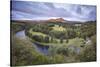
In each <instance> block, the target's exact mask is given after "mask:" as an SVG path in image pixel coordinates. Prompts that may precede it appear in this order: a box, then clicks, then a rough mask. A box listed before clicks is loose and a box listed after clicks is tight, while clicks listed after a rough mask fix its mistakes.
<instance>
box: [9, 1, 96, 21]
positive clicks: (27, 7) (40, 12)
mask: <svg viewBox="0 0 100 67" xmlns="http://www.w3.org/2000/svg"><path fill="white" fill-rule="evenodd" d="M11 18H12V20H47V19H51V18H64V19H66V20H71V21H91V20H96V6H93V5H75V4H64V3H63V4H61V3H46V2H33V1H12V7H11Z"/></svg>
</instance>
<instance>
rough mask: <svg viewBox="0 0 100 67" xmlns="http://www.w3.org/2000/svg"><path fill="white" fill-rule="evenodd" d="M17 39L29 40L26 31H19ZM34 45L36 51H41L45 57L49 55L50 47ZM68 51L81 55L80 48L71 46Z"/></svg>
mask: <svg viewBox="0 0 100 67" xmlns="http://www.w3.org/2000/svg"><path fill="white" fill-rule="evenodd" d="M16 37H18V38H20V39H27V37H26V35H25V30H22V31H19V32H17V33H16ZM33 45H34V46H35V47H36V50H37V51H39V52H40V53H43V54H45V55H48V54H49V50H48V49H49V46H43V45H41V44H40V43H37V42H35V43H33ZM68 49H71V50H74V51H75V52H76V53H77V54H79V53H80V48H78V47H75V46H69V47H68Z"/></svg>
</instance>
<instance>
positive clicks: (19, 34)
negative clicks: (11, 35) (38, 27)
mask: <svg viewBox="0 0 100 67" xmlns="http://www.w3.org/2000/svg"><path fill="white" fill-rule="evenodd" d="M16 37H18V38H20V39H25V38H26V35H25V30H22V31H19V32H17V33H16Z"/></svg>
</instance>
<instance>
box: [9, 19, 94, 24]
mask: <svg viewBox="0 0 100 67" xmlns="http://www.w3.org/2000/svg"><path fill="white" fill-rule="evenodd" d="M11 21H12V22H20V23H23V22H24V23H48V22H54V23H55V22H56V23H57V22H59V23H60V22H61V23H71V24H73V23H84V22H82V21H68V20H65V19H63V18H55V19H48V20H11ZM86 22H96V21H86Z"/></svg>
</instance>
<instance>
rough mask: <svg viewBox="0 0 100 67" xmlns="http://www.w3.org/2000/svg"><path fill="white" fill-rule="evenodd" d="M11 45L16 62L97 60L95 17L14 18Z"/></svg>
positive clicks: (42, 62)
mask: <svg viewBox="0 0 100 67" xmlns="http://www.w3.org/2000/svg"><path fill="white" fill-rule="evenodd" d="M22 30H25V38H24V39H21V38H19V37H16V33H17V32H19V31H22ZM11 47H12V49H11V56H12V58H11V61H12V62H11V65H13V66H19V65H37V64H58V63H70V62H89V61H96V21H87V22H77V23H76V22H75V23H67V22H41V21H40V22H31V23H30V22H18V21H11Z"/></svg>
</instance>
